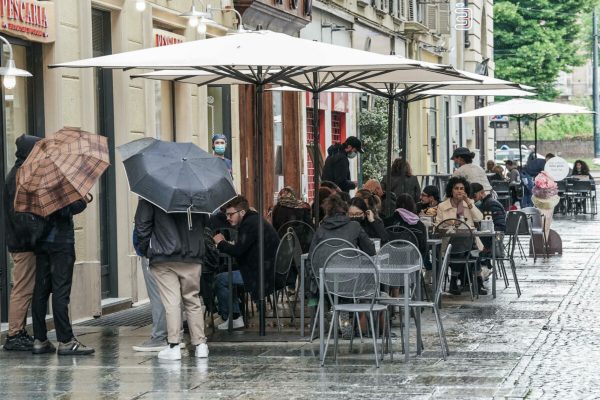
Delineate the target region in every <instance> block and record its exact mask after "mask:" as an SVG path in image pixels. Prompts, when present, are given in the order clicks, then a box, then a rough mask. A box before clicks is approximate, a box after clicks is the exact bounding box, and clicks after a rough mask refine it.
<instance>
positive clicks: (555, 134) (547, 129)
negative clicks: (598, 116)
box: [513, 97, 593, 140]
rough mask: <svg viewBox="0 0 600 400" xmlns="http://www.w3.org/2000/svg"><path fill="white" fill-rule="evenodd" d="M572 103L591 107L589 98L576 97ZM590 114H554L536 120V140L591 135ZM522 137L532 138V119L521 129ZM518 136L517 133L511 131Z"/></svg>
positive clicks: (591, 122) (591, 123)
mask: <svg viewBox="0 0 600 400" xmlns="http://www.w3.org/2000/svg"><path fill="white" fill-rule="evenodd" d="M571 104H573V105H577V106H585V107H587V108H589V109H591V108H592V100H591V99H590V98H587V97H586V98H578V99H575V100H573V101H572V102H571ZM592 119H593V117H592V114H582V115H568V114H565V115H555V116H552V117H548V118H546V119H544V120H539V121H538V130H537V131H538V140H561V139H568V138H574V137H592V135H593V121H592ZM522 133H523V138H524V139H533V138H534V124H533V121H527V125H526V126H525V127H524V128H523V130H522ZM513 135H514V137H515V138H518V133H517V132H514V133H513Z"/></svg>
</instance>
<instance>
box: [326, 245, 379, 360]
mask: <svg viewBox="0 0 600 400" xmlns="http://www.w3.org/2000/svg"><path fill="white" fill-rule="evenodd" d="M323 279H324V281H323V283H324V287H325V290H326V291H327V295H328V297H329V301H330V303H331V305H332V308H333V322H332V323H331V325H330V326H329V334H328V335H327V341H326V343H325V351H324V353H323V360H321V366H323V365H324V364H325V357H326V355H327V348H328V347H329V340H330V338H331V332H332V331H333V332H334V360H335V359H336V358H337V352H338V336H339V335H338V316H339V314H340V313H341V312H348V313H350V314H358V313H366V314H367V316H368V317H369V328H370V331H371V337H372V338H373V353H374V354H375V365H376V366H377V367H378V368H379V352H378V350H377V336H378V335H377V334H378V332H377V331H376V330H375V322H374V321H375V315H379V313H384V316H385V319H384V320H385V321H387V323H386V326H385V327H384V329H385V331H386V334H387V335H389V331H390V329H389V328H390V327H389V318H388V309H387V306H385V305H383V304H377V302H376V301H375V300H376V297H377V294H378V293H379V274H378V271H377V266H376V265H375V262H374V261H373V259H372V258H371V257H369V256H368V255H367V254H366V253H364V252H363V251H361V250H359V249H355V248H352V249H340V250H336V251H335V252H334V253H333V254H331V255H330V256H329V258H327V261H325V265H324V266H323ZM340 299H349V300H351V302H350V303H343V302H342V303H340V302H339V301H338V300H340ZM381 358H382V359H383V345H382V347H381Z"/></svg>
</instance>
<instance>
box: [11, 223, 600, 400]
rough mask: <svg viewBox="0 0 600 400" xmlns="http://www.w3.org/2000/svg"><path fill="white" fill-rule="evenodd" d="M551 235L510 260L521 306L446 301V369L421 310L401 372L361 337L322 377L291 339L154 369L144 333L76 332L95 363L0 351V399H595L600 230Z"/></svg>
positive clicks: (216, 351) (511, 293) (220, 343)
mask: <svg viewBox="0 0 600 400" xmlns="http://www.w3.org/2000/svg"><path fill="white" fill-rule="evenodd" d="M598 219H599V220H600V217H599V218H598ZM553 228H554V229H555V230H557V231H558V232H560V234H561V236H562V239H563V249H564V252H563V253H564V254H563V256H561V257H553V258H550V259H549V260H544V259H538V261H537V262H536V263H535V264H534V263H533V261H532V260H531V259H527V260H526V261H524V260H521V259H518V260H517V267H518V276H519V280H520V282H521V290H522V292H523V294H522V296H521V297H520V298H517V295H516V291H515V289H514V287H513V285H512V280H511V286H510V287H509V288H507V289H505V288H504V284H503V283H502V280H499V281H498V297H497V298H496V299H492V296H491V295H489V296H482V297H480V298H479V299H478V300H477V299H476V300H475V301H474V302H471V300H470V298H469V296H468V294H467V293H465V294H464V296H461V297H453V296H444V300H443V301H444V307H443V308H442V310H441V314H442V318H443V320H444V326H445V328H446V333H447V335H448V341H449V345H450V350H451V355H450V357H449V358H448V360H447V361H443V360H442V359H441V357H440V353H439V344H438V339H437V335H436V330H435V324H434V323H433V321H434V320H433V318H432V315H431V313H430V312H426V313H425V314H424V321H423V329H424V344H425V351H424V353H423V355H421V356H419V357H417V356H416V354H413V355H412V357H411V361H410V362H409V363H404V362H403V360H402V357H400V355H399V353H397V357H395V358H394V361H390V359H389V356H387V357H386V359H385V361H384V362H383V364H382V365H381V367H380V368H379V369H377V368H375V365H374V361H373V358H372V346H371V345H370V344H369V341H368V340H365V343H364V344H361V343H360V341H359V340H357V341H355V348H354V350H353V352H352V353H350V352H349V350H348V342H347V341H341V342H340V356H339V357H338V361H337V363H336V362H334V361H333V359H332V357H331V356H330V357H328V359H327V361H326V365H325V367H324V368H320V367H319V361H318V341H316V342H315V343H313V344H311V343H307V342H306V341H303V340H300V339H299V338H298V337H297V336H293V334H291V333H290V332H286V334H285V335H283V336H281V337H280V338H279V339H277V340H276V341H275V339H273V340H274V341H273V342H262V343H256V342H254V343H244V342H240V341H239V340H244V338H245V337H246V336H245V334H244V333H237V332H236V333H235V334H234V335H233V339H234V340H230V341H224V340H223V339H227V336H226V335H220V336H219V337H218V338H213V340H212V341H211V342H209V347H210V358H209V359H208V361H202V360H197V359H195V358H193V357H189V356H188V355H187V351H185V352H184V357H183V359H182V360H181V362H162V361H159V360H158V359H157V358H156V356H155V354H149V353H136V352H134V351H133V350H132V349H131V346H132V345H134V344H138V343H140V342H141V341H143V340H144V339H146V337H147V335H148V334H149V327H148V326H144V327H136V326H120V327H118V326H108V327H99V326H85V325H78V326H76V327H75V330H76V333H77V335H78V337H79V338H80V340H81V341H82V342H83V343H84V344H86V345H91V346H93V347H95V348H96V354H95V355H94V356H91V357H79V358H74V357H58V356H56V355H43V356H33V355H31V354H25V353H20V354H19V353H9V352H5V351H2V352H0V371H1V373H0V399H28V400H29V399H96V398H102V399H144V400H145V399H161V400H165V399H171V398H173V399H188V398H189V399H192V398H193V399H233V398H235V399H315V398H328V399H408V398H410V399H431V398H448V399H451V398H454V399H478V398H481V399H490V398H527V399H529V398H532V399H538V398H543V399H546V398H548V399H549V398H558V399H570V398H573V399H598V398H600V378H599V376H600V374H599V373H598V371H599V369H598V367H597V365H598V361H597V360H598V359H599V358H600V349H599V343H600V335H599V331H600V313H599V311H600V310H599V309H600V306H599V305H598V304H599V302H598V299H599V297H600V271H599V268H598V264H599V259H600V235H599V234H600V222H599V221H597V220H594V219H591V218H590V217H577V218H576V219H574V218H573V217H567V218H564V219H558V220H555V222H554V225H553ZM396 330H397V328H396ZM413 331H414V330H413ZM413 334H414V332H413ZM50 338H51V340H54V337H53V336H52V335H50ZM282 338H283V339H282ZM412 339H413V341H412V343H414V338H412ZM286 340H287V341H286ZM411 349H412V350H414V344H413V346H412V348H411ZM395 350H396V351H397V352H399V351H400V343H399V340H396V341H395ZM330 355H331V353H330Z"/></svg>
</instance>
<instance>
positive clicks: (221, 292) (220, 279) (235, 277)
mask: <svg viewBox="0 0 600 400" xmlns="http://www.w3.org/2000/svg"><path fill="white" fill-rule="evenodd" d="M228 275H229V273H228V272H222V273H220V274H218V275H217V276H216V277H215V286H216V290H217V302H218V303H219V304H218V310H219V315H220V316H221V318H223V321H225V320H227V318H229V308H228V307H229V296H230V294H229V283H228ZM231 279H232V281H233V284H234V285H243V284H244V280H243V279H242V274H241V273H240V271H232V273H231ZM233 313H234V314H239V313H240V300H239V299H238V298H234V299H233Z"/></svg>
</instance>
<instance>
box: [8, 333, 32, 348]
mask: <svg viewBox="0 0 600 400" xmlns="http://www.w3.org/2000/svg"><path fill="white" fill-rule="evenodd" d="M4 350H12V351H31V350H33V338H32V337H31V336H29V334H28V333H27V331H25V330H23V331H21V332H19V333H17V334H16V335H14V336H7V337H6V342H4Z"/></svg>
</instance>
